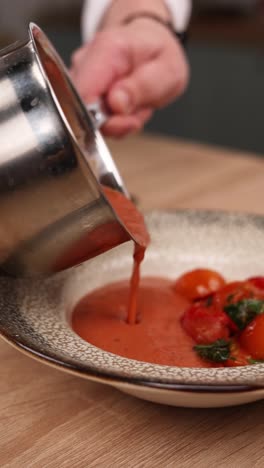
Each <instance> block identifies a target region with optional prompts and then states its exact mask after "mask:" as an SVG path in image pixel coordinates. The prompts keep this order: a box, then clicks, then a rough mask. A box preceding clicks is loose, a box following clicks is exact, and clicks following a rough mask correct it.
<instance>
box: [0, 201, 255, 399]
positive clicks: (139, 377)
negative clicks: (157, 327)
mask: <svg viewBox="0 0 264 468" xmlns="http://www.w3.org/2000/svg"><path fill="white" fill-rule="evenodd" d="M161 217H162V218H164V217H165V218H166V217H167V218H171V219H172V217H174V218H175V217H176V218H178V219H177V220H178V221H179V220H180V219H179V218H181V219H182V220H183V219H185V221H187V224H188V223H191V224H192V222H193V220H196V222H197V221H199V222H203V223H204V221H205V219H206V220H207V222H208V221H210V222H211V223H212V222H213V223H215V222H219V221H220V222H223V221H225V223H226V222H227V221H228V223H230V222H231V224H232V223H233V222H234V221H235V222H238V224H239V225H240V228H241V226H243V224H245V223H246V224H250V225H251V226H254V227H255V228H258V229H260V227H261V237H263V239H264V216H261V215H252V214H245V213H230V212H223V211H203V210H198V211H197V210H177V211H167V212H164V211H162V212H160V211H159V212H151V213H149V214H148V215H147V219H148V220H149V222H150V223H151V220H152V221H153V220H154V221H155V220H156V222H157V218H161ZM194 224H195V223H194ZM112 252H113V251H112ZM97 260H98V259H97ZM99 261H100V260H99ZM66 276H67V275H66ZM0 334H1V335H2V337H3V338H4V339H5V340H7V341H8V342H10V343H11V344H13V345H14V346H15V347H17V348H20V349H21V350H23V351H24V352H26V353H27V354H30V355H32V356H33V357H35V358H37V359H39V360H41V361H45V362H48V363H50V364H51V365H53V366H55V367H57V368H60V369H61V368H64V370H67V371H68V372H71V373H74V374H78V375H79V376H83V377H87V378H92V379H99V380H101V381H102V380H104V381H105V383H111V382H118V381H120V382H128V383H134V384H138V385H147V386H152V387H155V386H157V387H159V388H167V389H175V390H176V389H180V388H182V389H184V390H186V389H188V388H189V389H190V391H192V390H194V389H196V390H198V391H199V390H200V391H203V389H204V390H206V389H207V388H209V387H210V388H211V390H212V391H220V389H221V391H235V390H236V391H237V390H241V391H246V390H249V389H251V390H253V389H254V388H259V387H264V365H262V364H259V365H255V366H245V367H242V368H224V369H219V368H218V369H217V368H213V369H199V368H192V369H191V370H190V368H179V367H173V368H172V367H169V366H159V365H153V364H148V363H141V362H139V361H133V360H128V359H125V358H122V357H120V356H116V355H113V354H111V353H106V352H105V351H102V350H99V349H98V348H95V347H93V348H95V349H96V350H97V352H100V353H104V354H106V355H109V356H111V358H114V360H118V361H119V362H121V363H129V366H130V367H131V366H132V367H131V368H132V371H130V372H120V371H116V370H113V369H106V368H103V369H102V368H100V366H97V365H94V366H91V365H87V363H86V364H84V363H83V362H79V363H76V362H71V360H68V359H65V358H62V357H61V356H59V357H58V355H57V353H54V352H47V351H45V352H44V353H43V352H42V351H41V350H40V349H39V348H38V347H36V346H34V345H32V343H31V344H29V343H28V342H27V343H26V342H24V341H23V340H22V339H21V338H19V337H15V336H12V334H10V333H8V332H7V331H6V330H5V329H3V327H2V326H0ZM75 337H76V335H75ZM77 338H78V339H79V340H81V338H79V337H77ZM81 342H82V344H84V343H85V342H84V341H83V340H81ZM85 344H86V345H87V343H85ZM89 346H91V345H89ZM146 366H147V368H150V369H152V370H153V372H150V374H148V373H145V372H144V367H145V368H146ZM136 367H140V368H141V372H139V373H135V372H133V371H134V368H136Z"/></svg>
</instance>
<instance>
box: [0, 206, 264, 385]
mask: <svg viewBox="0 0 264 468" xmlns="http://www.w3.org/2000/svg"><path fill="white" fill-rule="evenodd" d="M147 223H148V226H149V229H150V233H151V237H152V243H151V246H150V248H149V250H148V252H147V255H146V260H145V261H144V264H143V268H142V274H143V275H151V276H153V272H155V271H158V274H159V275H162V276H165V277H168V278H176V277H177V276H178V275H179V274H181V273H182V272H183V271H186V270H188V269H192V268H196V267H208V268H213V269H217V270H218V271H219V272H221V273H223V274H224V276H225V277H227V278H228V279H230V280H231V279H244V278H246V277H248V276H251V275H252V276H253V275H254V276H255V275H259V274H263V265H264V250H263V248H262V246H263V244H264V217H261V216H254V215H242V214H227V213H214V212H193V211H181V212H174V213H164V212H155V213H150V214H149V215H148V216H147ZM132 248H133V246H132V245H131V243H127V244H123V245H122V246H120V247H118V248H116V249H114V250H112V251H110V252H107V253H105V254H103V255H101V256H100V257H97V258H95V259H93V260H90V261H89V262H87V263H86V264H84V265H82V266H81V267H78V268H74V269H71V270H69V271H67V272H66V273H63V274H59V275H57V276H56V277H53V278H50V279H48V280H45V281H43V280H42V281H40V280H34V281H32V280H30V281H29V280H14V279H8V278H4V277H2V278H0V311H1V312H0V331H1V333H2V334H3V335H4V336H5V337H6V338H7V339H8V340H11V341H12V342H14V343H16V344H17V345H18V346H20V347H22V348H24V349H26V350H28V351H30V352H32V353H34V354H36V355H38V356H40V357H42V358H43V359H45V360H48V361H51V362H53V363H56V364H59V365H60V366H63V367H65V368H68V369H71V370H72V371H74V372H78V373H81V374H86V375H91V374H93V375H99V376H105V377H111V378H112V379H116V380H125V381H127V380H128V381H144V382H156V383H170V384H188V385H189V384H191V385H232V386H233V385H264V365H262V364H259V365H256V366H246V367H243V368H230V369H228V368H226V369H194V368H179V367H169V366H160V365H155V364H149V363H144V362H139V361H134V360H129V359H126V358H123V357H120V356H116V355H114V354H111V353H108V352H106V351H103V350H101V349H99V348H96V347H95V346H93V345H91V344H89V343H86V342H85V341H83V340H82V339H81V338H80V337H79V336H77V335H76V334H75V333H74V332H73V331H72V330H71V327H70V325H69V318H70V314H71V311H72V309H73V307H74V306H75V304H76V303H77V302H78V301H79V299H80V298H81V297H82V296H83V295H84V294H86V293H87V292H89V291H91V290H93V289H95V288H98V287H100V286H102V285H103V284H106V283H108V282H110V281H111V282H112V281H115V280H119V279H122V278H127V277H129V275H130V273H131V267H132Z"/></svg>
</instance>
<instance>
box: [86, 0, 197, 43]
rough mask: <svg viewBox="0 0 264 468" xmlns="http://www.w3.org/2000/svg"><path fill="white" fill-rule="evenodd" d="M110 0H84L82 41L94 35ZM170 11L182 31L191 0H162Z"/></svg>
mask: <svg viewBox="0 0 264 468" xmlns="http://www.w3.org/2000/svg"><path fill="white" fill-rule="evenodd" d="M111 1H112V0H100V1H98V0H86V1H85V4H84V9H83V15H82V25H81V26H82V36H83V40H84V42H86V41H89V40H91V39H92V38H93V36H94V35H95V33H96V31H97V29H98V27H99V24H100V22H101V19H102V18H103V16H104V13H105V11H106V10H107V8H108V7H109V5H110V3H111ZM164 1H165V3H166V4H167V7H168V9H169V10H170V12H171V16H172V21H173V25H174V28H175V30H176V31H177V32H183V31H184V30H185V29H186V28H187V25H188V22H189V19H190V15H191V9H192V2H191V0H164Z"/></svg>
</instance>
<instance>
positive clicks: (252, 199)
mask: <svg viewBox="0 0 264 468" xmlns="http://www.w3.org/2000/svg"><path fill="white" fill-rule="evenodd" d="M110 146H111V149H112V151H113V154H114V155H115V158H116V160H117V163H118V166H119V167H120V169H121V171H122V173H123V176H124V178H125V180H126V181H127V185H128V187H129V190H130V191H131V192H132V193H133V194H135V195H136V196H137V197H138V198H139V202H140V206H141V207H143V208H145V209H149V208H163V209H165V208H170V209H173V208H183V207H190V208H201V209H204V208H210V209H228V210H229V209H231V210H239V211H253V212H256V213H263V211H264V206H263V199H264V187H263V181H264V164H263V162H262V161H261V160H258V159H257V158H255V157H254V156H253V155H241V154H238V153H237V154H235V153H234V152H232V153H231V152H228V151H226V150H222V149H216V148H209V147H204V146H200V145H194V144H189V143H188V144H187V143H184V142H180V141H175V140H164V139H160V138H153V137H151V138H150V137H135V138H132V139H128V140H126V141H124V142H118V143H114V144H113V143H111V144H110ZM249 156H250V157H249ZM0 356H1V381H0V409H1V413H0V414H1V425H0V454H1V455H0V466H1V467H6V468H7V467H8V468H31V467H32V468H63V467H65V468H68V467H69V468H70V467H74V468H79V467H80V468H87V467H102V468H112V467H113V468H119V467H142V468H145V467H154V468H155V467H161V468H167V467H168V468H169V467H173V468H174V467H175V468H185V467H186V468H187V467H188V468H189V467H194V466H195V467H196V468H209V467H210V468H211V466H215V467H217V468H221V467H225V468H226V467H228V468H238V467H239V468H254V467H256V468H262V467H263V466H264V445H263V433H264V418H263V414H264V413H263V410H264V402H258V403H254V404H251V405H246V406H243V407H234V408H226V409H210V410H192V409H183V408H169V407H163V406H159V405H154V404H151V403H146V402H143V401H139V400H136V399H134V398H132V397H129V396H126V395H123V394H122V393H119V392H118V391H116V390H114V389H111V388H108V387H106V386H102V385H99V384H95V383H90V382H88V381H85V380H82V379H78V378H75V377H72V376H69V375H66V374H63V373H61V372H59V371H56V370H54V369H51V368H49V367H46V366H44V365H43V364H40V363H38V362H36V361H34V360H31V359H30V358H28V357H26V356H24V355H22V354H20V353H19V352H17V351H16V350H14V349H13V348H11V347H10V346H8V345H7V344H6V343H4V342H2V341H1V343H0Z"/></svg>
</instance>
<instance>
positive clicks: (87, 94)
mask: <svg viewBox="0 0 264 468" xmlns="http://www.w3.org/2000/svg"><path fill="white" fill-rule="evenodd" d="M130 69H131V60H130V54H129V53H128V51H127V50H126V49H125V48H124V47H123V45H122V43H121V42H120V43H119V44H118V43H117V41H116V40H115V39H114V38H112V37H111V36H109V37H108V34H107V33H99V34H98V36H97V37H96V38H95V39H94V41H93V42H92V43H90V44H86V45H85V46H84V47H83V48H82V49H80V50H79V51H77V53H76V54H75V55H74V56H73V58H72V67H71V76H72V79H73V81H74V84H75V86H76V87H77V89H78V91H79V93H80V95H81V97H82V98H83V99H84V101H86V102H92V101H94V100H96V99H98V98H99V97H102V96H103V95H105V94H107V93H108V91H109V89H110V88H111V86H113V84H114V83H115V82H116V81H118V80H120V78H122V77H124V76H125V75H127V74H128V73H129V71H130ZM121 99H122V97H121Z"/></svg>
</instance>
